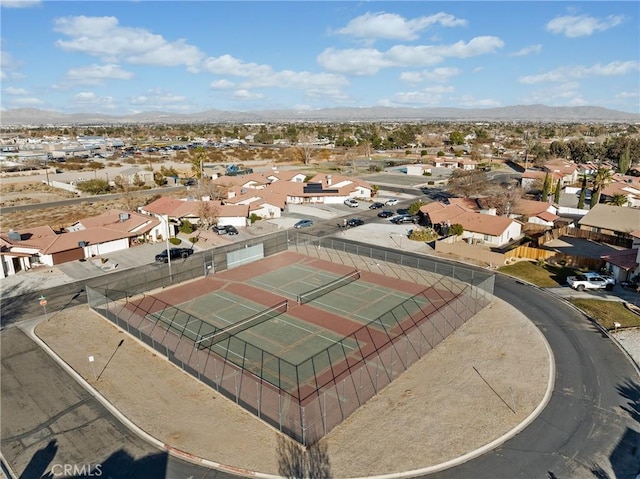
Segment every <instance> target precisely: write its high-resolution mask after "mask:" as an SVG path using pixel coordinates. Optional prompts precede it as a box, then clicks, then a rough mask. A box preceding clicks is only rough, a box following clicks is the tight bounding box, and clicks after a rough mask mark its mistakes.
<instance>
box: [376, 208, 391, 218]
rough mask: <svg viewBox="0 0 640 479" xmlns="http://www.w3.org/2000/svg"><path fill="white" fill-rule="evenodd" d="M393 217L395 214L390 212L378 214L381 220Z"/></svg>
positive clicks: (384, 211)
mask: <svg viewBox="0 0 640 479" xmlns="http://www.w3.org/2000/svg"><path fill="white" fill-rule="evenodd" d="M393 215H395V213H394V212H393V211H389V210H383V211H381V212H380V213H378V216H379V217H380V218H391V217H392V216H393Z"/></svg>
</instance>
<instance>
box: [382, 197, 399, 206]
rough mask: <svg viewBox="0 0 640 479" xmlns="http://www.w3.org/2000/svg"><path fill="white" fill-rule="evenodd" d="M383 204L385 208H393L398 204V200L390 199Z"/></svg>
mask: <svg viewBox="0 0 640 479" xmlns="http://www.w3.org/2000/svg"><path fill="white" fill-rule="evenodd" d="M384 204H385V205H387V206H395V205H397V204H398V200H396V199H395V198H391V199H390V200H387V201H385V203H384Z"/></svg>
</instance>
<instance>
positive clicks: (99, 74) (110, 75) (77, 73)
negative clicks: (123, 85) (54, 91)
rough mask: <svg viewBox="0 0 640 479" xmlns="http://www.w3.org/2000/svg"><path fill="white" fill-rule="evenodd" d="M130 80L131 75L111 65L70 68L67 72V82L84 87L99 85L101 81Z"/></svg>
mask: <svg viewBox="0 0 640 479" xmlns="http://www.w3.org/2000/svg"><path fill="white" fill-rule="evenodd" d="M131 78H133V73H131V72H128V71H125V70H123V69H122V68H121V67H120V65H116V64H113V63H109V64H106V65H95V64H94V65H89V66H86V67H79V68H72V69H70V70H69V71H68V72H67V81H69V82H72V83H75V84H84V85H99V84H102V83H103V80H130V79H131Z"/></svg>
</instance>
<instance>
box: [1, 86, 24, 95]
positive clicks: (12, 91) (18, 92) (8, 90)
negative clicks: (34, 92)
mask: <svg viewBox="0 0 640 479" xmlns="http://www.w3.org/2000/svg"><path fill="white" fill-rule="evenodd" d="M4 92H5V93H6V94H7V95H27V94H28V92H27V90H25V89H24V88H16V87H12V86H8V87H7V88H5V89H4Z"/></svg>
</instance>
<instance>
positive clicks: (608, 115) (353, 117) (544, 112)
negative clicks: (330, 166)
mask: <svg viewBox="0 0 640 479" xmlns="http://www.w3.org/2000/svg"><path fill="white" fill-rule="evenodd" d="M1 115H2V116H1V121H0V124H1V125H2V126H3V127H7V126H43V125H55V126H60V125H88V124H92V125H96V124H102V125H104V124H132V123H138V124H148V123H153V124H158V123H160V124H162V123H165V124H177V123H183V124H184V123H273V122H304V121H306V122H347V121H361V122H368V121H377V122H379V121H489V122H498V121H502V122H556V123H560V122H579V123H607V122H608V123H639V122H640V113H629V112H625V111H619V110H610V109H607V108H602V107H597V106H576V107H566V106H556V107H553V106H546V105H517V106H508V107H500V108H475V109H464V108H396V107H366V108H325V109H320V110H299V111H296V110H262V111H246V112H238V111H221V110H206V111H202V112H199V113H186V114H185V113H170V112H162V111H148V112H141V113H135V114H130V115H105V114H100V113H60V112H56V111H50V110H39V109H37V108H17V109H9V110H4V111H2V112H1Z"/></svg>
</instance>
